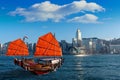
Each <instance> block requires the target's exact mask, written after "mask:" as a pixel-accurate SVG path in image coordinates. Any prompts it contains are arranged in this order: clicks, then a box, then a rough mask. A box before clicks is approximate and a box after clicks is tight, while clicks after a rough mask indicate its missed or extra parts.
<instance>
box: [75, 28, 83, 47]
mask: <svg viewBox="0 0 120 80" xmlns="http://www.w3.org/2000/svg"><path fill="white" fill-rule="evenodd" d="M76 39H77V47H81V46H82V36H81V32H80V29H77V31H76Z"/></svg>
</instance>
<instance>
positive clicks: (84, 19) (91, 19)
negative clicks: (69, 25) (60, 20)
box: [68, 14, 99, 23]
mask: <svg viewBox="0 0 120 80" xmlns="http://www.w3.org/2000/svg"><path fill="white" fill-rule="evenodd" d="M68 22H79V23H99V22H98V17H97V16H95V15H93V14H85V15H83V16H80V17H74V18H73V19H70V20H68Z"/></svg>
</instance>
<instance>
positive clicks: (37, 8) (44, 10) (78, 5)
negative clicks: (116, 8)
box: [10, 0, 105, 22]
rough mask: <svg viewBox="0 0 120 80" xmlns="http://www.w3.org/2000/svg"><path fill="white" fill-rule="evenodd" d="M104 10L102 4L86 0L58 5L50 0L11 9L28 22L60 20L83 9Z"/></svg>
mask: <svg viewBox="0 0 120 80" xmlns="http://www.w3.org/2000/svg"><path fill="white" fill-rule="evenodd" d="M104 10H105V9H104V8H103V7H102V6H100V5H98V4H96V3H94V2H91V3H87V2H86V1H85V0H81V1H73V2H72V3H70V4H65V5H57V4H53V3H51V2H50V1H45V2H42V3H36V4H34V5H32V6H30V7H29V8H17V9H16V10H15V11H11V12H10V15H14V16H15V15H19V16H23V17H25V21H27V22H36V21H47V20H52V21H54V22H59V21H60V20H62V19H65V18H66V16H70V15H71V14H75V13H80V12H83V11H89V12H93V13H94V12H99V11H104Z"/></svg>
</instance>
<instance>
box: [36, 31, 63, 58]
mask: <svg viewBox="0 0 120 80" xmlns="http://www.w3.org/2000/svg"><path fill="white" fill-rule="evenodd" d="M34 56H62V51H61V47H60V45H59V42H58V41H57V40H56V38H55V37H54V36H53V35H52V33H51V32H50V33H47V34H45V35H43V36H41V37H39V39H38V42H37V44H36V52H35V54H34Z"/></svg>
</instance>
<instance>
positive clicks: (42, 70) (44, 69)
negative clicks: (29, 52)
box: [14, 59, 62, 75]
mask: <svg viewBox="0 0 120 80" xmlns="http://www.w3.org/2000/svg"><path fill="white" fill-rule="evenodd" d="M61 63H62V60H60V62H58V63H55V64H48V65H44V64H40V63H35V62H34V61H32V60H26V61H25V60H24V59H20V60H17V59H15V60H14V64H15V65H18V66H20V67H22V68H23V69H25V70H27V71H30V72H32V73H35V74H37V75H42V74H48V73H49V72H52V71H56V69H57V68H59V67H60V66H61V65H62V64H61Z"/></svg>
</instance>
